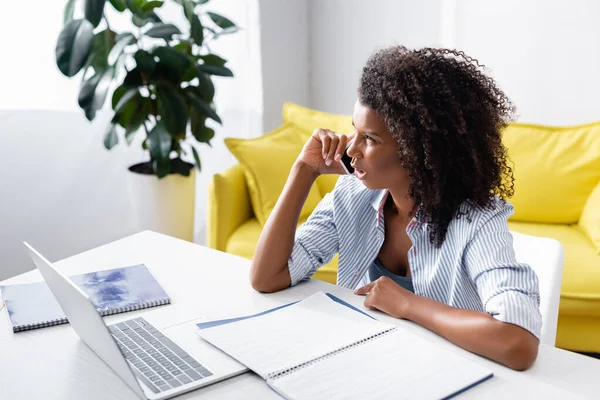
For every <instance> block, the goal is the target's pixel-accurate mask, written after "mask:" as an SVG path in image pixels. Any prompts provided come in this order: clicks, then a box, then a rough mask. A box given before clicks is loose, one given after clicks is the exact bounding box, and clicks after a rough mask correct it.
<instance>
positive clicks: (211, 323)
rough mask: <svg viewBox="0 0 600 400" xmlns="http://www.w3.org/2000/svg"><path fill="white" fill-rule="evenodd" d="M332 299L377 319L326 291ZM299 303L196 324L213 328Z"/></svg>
mask: <svg viewBox="0 0 600 400" xmlns="http://www.w3.org/2000/svg"><path fill="white" fill-rule="evenodd" d="M325 294H326V295H327V296H328V297H329V298H330V299H331V300H333V301H335V302H336V303H340V304H341V305H343V306H346V307H348V308H351V309H352V310H354V311H356V312H359V313H361V314H363V315H366V316H367V317H369V318H371V319H375V318H373V317H372V316H370V315H369V314H367V313H366V312H364V311H362V310H359V309H358V308H356V307H354V306H353V305H351V304H349V303H347V302H345V301H344V300H342V299H340V298H339V297H336V296H334V295H332V294H331V293H325ZM296 303H298V302H297V301H294V302H293V303H288V304H284V305H282V306H279V307H275V308H271V309H269V310H266V311H263V312H260V313H258V314H252V315H247V316H245V317H238V318H229V319H220V320H217V321H208V322H201V323H199V324H196V326H197V327H198V328H200V329H207V328H212V327H213V326H219V325H225V324H230V323H232V322H236V321H241V320H244V319H248V318H255V317H260V316H261V315H265V314H269V313H272V312H273V311H277V310H280V309H282V308H285V307H289V306H291V305H294V304H296Z"/></svg>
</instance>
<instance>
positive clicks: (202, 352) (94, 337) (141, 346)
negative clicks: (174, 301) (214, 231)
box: [24, 243, 247, 400]
mask: <svg viewBox="0 0 600 400" xmlns="http://www.w3.org/2000/svg"><path fill="white" fill-rule="evenodd" d="M24 244H25V246H27V249H28V250H29V255H30V256H31V259H32V260H33V262H34V263H35V265H36V267H37V269H38V270H39V271H40V273H41V274H42V276H43V277H44V280H45V281H46V283H47V285H48V287H49V288H50V291H51V292H52V294H53V295H54V297H55V298H56V300H57V301H58V303H59V305H60V307H61V308H62V310H63V312H64V313H65V315H66V316H67V318H68V320H69V323H70V324H71V325H72V326H73V329H74V330H75V332H76V333H77V335H79V337H80V338H81V340H83V342H84V343H85V344H86V345H87V346H89V347H90V348H91V349H92V351H93V352H94V353H96V355H97V356H98V357H100V358H101V359H102V360H103V361H104V362H105V363H106V364H107V365H108V366H109V367H110V368H111V369H112V370H113V371H114V372H115V373H116V374H117V375H118V376H119V377H120V378H121V379H122V380H123V381H124V382H125V383H126V384H127V385H128V386H129V387H130V388H131V389H133V391H134V392H135V393H136V394H137V395H138V396H139V397H140V398H142V399H152V400H154V399H167V398H170V397H173V396H176V395H179V394H181V393H184V392H189V391H191V390H194V389H197V388H200V387H203V386H206V385H210V384H212V383H215V382H218V381H221V380H224V379H227V378H229V377H232V376H235V375H239V374H241V373H243V372H245V371H247V368H246V367H245V366H243V365H242V364H240V363H238V362H237V361H235V360H234V359H233V358H231V357H229V356H228V355H226V354H225V353H223V352H221V351H220V350H218V349H217V348H215V347H213V346H212V345H210V344H209V343H207V342H205V341H204V340H202V339H201V338H198V340H197V341H194V342H193V343H197V344H194V345H190V344H189V343H187V342H186V344H187V346H180V345H178V344H177V343H176V342H175V341H173V340H172V339H171V338H169V336H168V335H167V334H165V333H163V332H161V331H160V330H159V329H156V327H154V326H153V325H152V324H150V323H149V322H148V321H147V320H146V319H144V318H143V317H138V318H132V319H129V320H127V321H124V322H120V323H118V324H114V325H106V324H105V323H104V320H103V319H102V317H101V316H100V314H99V313H98V311H97V310H96V307H95V306H94V305H93V303H92V302H91V301H90V300H89V298H88V297H87V295H86V294H85V293H84V292H83V291H82V290H81V289H80V288H79V287H78V286H77V285H75V284H74V283H73V282H72V281H71V280H70V279H69V278H68V277H66V276H65V275H63V274H61V273H60V272H59V271H58V270H57V269H56V268H55V267H54V266H53V265H52V263H50V262H49V261H48V260H46V259H45V258H44V257H43V256H42V255H41V254H39V253H38V252H37V251H36V250H35V249H34V248H33V247H31V246H30V245H29V244H27V243H24Z"/></svg>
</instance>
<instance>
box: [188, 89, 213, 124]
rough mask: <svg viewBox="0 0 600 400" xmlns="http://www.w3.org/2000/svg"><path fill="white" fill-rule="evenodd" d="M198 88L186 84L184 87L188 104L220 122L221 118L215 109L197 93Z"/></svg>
mask: <svg viewBox="0 0 600 400" xmlns="http://www.w3.org/2000/svg"><path fill="white" fill-rule="evenodd" d="M197 90H198V88H197V87H194V86H188V87H186V88H185V95H186V97H187V99H188V100H189V104H190V105H191V106H192V107H194V108H195V110H196V111H197V112H199V113H200V114H201V115H204V116H206V117H208V118H212V119H213V120H215V121H217V122H218V123H219V124H221V123H222V122H221V118H219V116H218V115H217V113H216V111H215V110H214V109H213V108H212V107H211V106H210V105H208V104H206V103H205V102H204V101H203V100H202V98H201V97H200V95H199V93H197Z"/></svg>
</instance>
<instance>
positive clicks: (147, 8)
mask: <svg viewBox="0 0 600 400" xmlns="http://www.w3.org/2000/svg"><path fill="white" fill-rule="evenodd" d="M163 4H164V3H163V2H162V1H149V2H147V3H146V4H144V5H143V6H142V7H141V10H142V11H144V12H148V11H152V10H154V9H155V8H160V7H162V5H163Z"/></svg>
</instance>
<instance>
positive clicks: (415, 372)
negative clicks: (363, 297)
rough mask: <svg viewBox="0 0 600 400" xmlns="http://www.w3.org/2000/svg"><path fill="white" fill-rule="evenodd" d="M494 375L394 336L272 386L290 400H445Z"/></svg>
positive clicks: (412, 337) (420, 342)
mask: <svg viewBox="0 0 600 400" xmlns="http://www.w3.org/2000/svg"><path fill="white" fill-rule="evenodd" d="M491 375H492V373H491V371H489V370H487V369H486V368H484V367H482V366H480V365H478V364H476V363H474V362H472V361H470V360H467V359H465V358H463V357H460V356H458V355H455V354H453V353H451V352H449V351H447V350H444V349H442V348H439V347H438V346H435V345H432V344H431V343H429V342H427V341H424V340H423V339H420V338H419V337H417V336H415V335H413V334H410V333H407V332H402V331H400V330H395V331H392V332H390V333H386V334H384V335H382V336H379V337H378V338H376V339H374V340H371V341H369V342H365V343H363V344H360V345H358V346H355V347H352V348H350V349H347V350H345V351H343V352H340V353H338V354H335V355H332V356H331V357H328V358H325V359H321V360H319V361H318V362H316V363H312V364H310V365H307V366H305V367H303V368H300V369H298V370H295V371H293V372H292V373H289V374H287V375H283V376H281V377H276V378H274V379H272V380H268V381H267V383H268V384H269V385H270V386H271V387H272V388H273V389H275V390H276V391H277V392H279V393H280V394H281V395H282V396H284V397H285V398H288V399H294V400H302V399H349V398H356V399H441V398H444V397H447V396H450V395H452V394H453V393H456V392H458V391H460V390H462V389H464V388H467V387H469V386H471V385H473V384H475V383H478V382H481V381H483V380H485V379H487V378H488V377H490V376H491Z"/></svg>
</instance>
